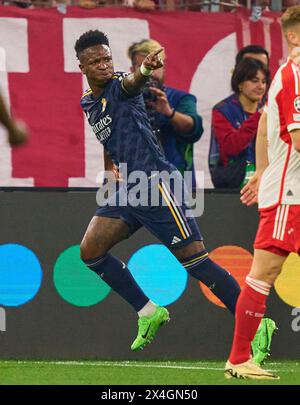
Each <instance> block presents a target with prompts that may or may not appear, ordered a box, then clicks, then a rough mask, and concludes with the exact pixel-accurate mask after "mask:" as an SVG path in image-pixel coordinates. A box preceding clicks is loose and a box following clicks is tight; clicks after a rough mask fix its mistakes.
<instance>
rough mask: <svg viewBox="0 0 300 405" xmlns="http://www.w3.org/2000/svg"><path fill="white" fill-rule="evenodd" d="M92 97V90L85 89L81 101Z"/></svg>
mask: <svg viewBox="0 0 300 405" xmlns="http://www.w3.org/2000/svg"><path fill="white" fill-rule="evenodd" d="M91 95H92V90H91V89H87V90H85V91H84V92H83V94H82V96H81V100H83V99H86V98H87V97H88V96H91Z"/></svg>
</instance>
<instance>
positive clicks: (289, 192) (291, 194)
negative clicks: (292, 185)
mask: <svg viewBox="0 0 300 405" xmlns="http://www.w3.org/2000/svg"><path fill="white" fill-rule="evenodd" d="M286 195H287V196H288V197H293V196H294V194H293V192H292V190H289V191H288V192H287V193H286Z"/></svg>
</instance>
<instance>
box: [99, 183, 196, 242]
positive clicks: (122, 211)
mask: <svg viewBox="0 0 300 405" xmlns="http://www.w3.org/2000/svg"><path fill="white" fill-rule="evenodd" d="M156 186H157V187H158V190H159V191H158V196H159V204H154V205H153V204H152V205H151V204H149V203H148V204H146V206H144V205H141V204H140V205H137V206H134V204H131V203H132V199H131V201H130V198H128V194H127V199H128V200H129V201H130V202H131V203H130V204H129V203H127V204H125V203H123V204H122V203H120V201H124V197H120V195H119V193H120V191H118V192H117V195H114V199H113V201H114V203H113V204H110V203H108V204H106V205H104V206H100V207H98V208H97V210H96V213H95V215H96V216H102V217H109V218H120V219H122V220H123V221H124V222H125V223H126V224H127V225H128V227H129V232H130V235H132V234H133V233H134V232H136V231H137V230H138V229H139V228H141V227H142V226H144V227H145V228H146V229H148V230H149V231H150V232H151V233H152V234H153V235H154V236H156V237H157V238H158V239H159V240H160V241H161V242H162V243H163V244H164V245H166V246H167V247H168V248H170V249H177V248H181V247H183V246H186V245H188V244H189V243H191V242H192V241H195V240H200V241H202V240H203V237H202V235H201V233H200V230H199V227H198V225H197V222H196V220H195V218H194V217H193V216H190V215H189V216H188V217H187V216H186V211H187V209H188V206H187V204H186V199H185V198H181V199H178V198H176V197H175V194H176V193H173V188H172V186H170V184H166V183H164V182H163V181H160V182H159V184H156ZM150 188H151V187H149V189H150ZM116 199H117V201H118V203H117V205H116V204H115V201H116ZM111 200H112V199H111ZM147 201H149V198H148V197H147ZM178 201H180V202H178ZM163 202H164V203H163Z"/></svg>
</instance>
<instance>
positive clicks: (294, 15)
mask: <svg viewBox="0 0 300 405" xmlns="http://www.w3.org/2000/svg"><path fill="white" fill-rule="evenodd" d="M297 24H300V6H294V7H289V8H288V9H287V10H286V11H285V12H284V13H283V15H282V16H281V25H282V29H283V32H284V33H285V34H286V32H287V31H288V30H289V29H291V28H293V27H294V26H295V25H297Z"/></svg>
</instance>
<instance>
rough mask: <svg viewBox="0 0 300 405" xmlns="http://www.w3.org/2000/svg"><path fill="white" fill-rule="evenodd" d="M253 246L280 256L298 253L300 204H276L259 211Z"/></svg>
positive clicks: (299, 248) (299, 247)
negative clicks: (273, 206)
mask: <svg viewBox="0 0 300 405" xmlns="http://www.w3.org/2000/svg"><path fill="white" fill-rule="evenodd" d="M254 248H255V249H263V250H267V251H269V252H272V253H275V254H278V255H280V256H288V255H289V253H290V252H295V253H298V254H300V205H278V206H277V207H275V208H271V209H269V210H262V211H260V221H259V225H258V230H257V234H256V238H255V241H254Z"/></svg>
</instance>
